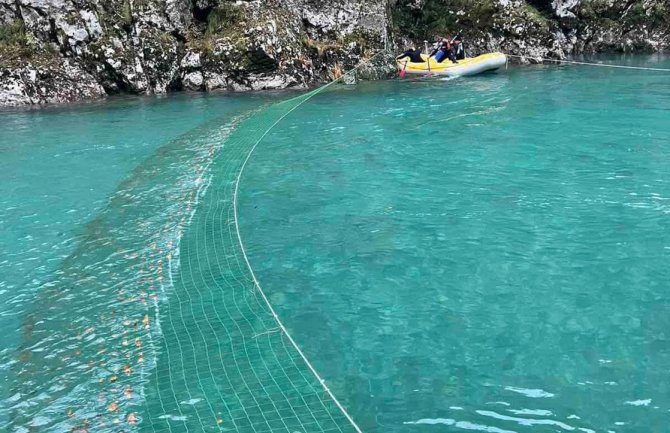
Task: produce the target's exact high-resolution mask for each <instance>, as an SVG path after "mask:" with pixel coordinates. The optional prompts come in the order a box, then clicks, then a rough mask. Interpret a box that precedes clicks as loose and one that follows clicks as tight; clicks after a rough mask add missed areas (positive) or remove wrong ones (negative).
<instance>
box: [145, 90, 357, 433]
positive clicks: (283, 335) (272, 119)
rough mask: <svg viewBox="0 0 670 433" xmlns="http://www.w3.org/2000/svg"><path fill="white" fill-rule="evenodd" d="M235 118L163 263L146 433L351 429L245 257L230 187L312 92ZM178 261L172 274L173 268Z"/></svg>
mask: <svg viewBox="0 0 670 433" xmlns="http://www.w3.org/2000/svg"><path fill="white" fill-rule="evenodd" d="M320 91H322V89H317V90H315V91H312V92H309V93H307V94H304V95H301V96H299V97H296V98H293V99H290V100H288V101H284V102H281V103H278V104H275V105H273V106H270V107H268V108H266V109H264V110H262V111H260V112H258V113H256V114H255V115H253V116H252V117H250V118H249V119H247V120H246V121H244V122H243V123H242V124H240V125H239V126H238V127H237V129H236V130H235V131H234V132H233V133H232V134H231V135H230V136H229V137H228V138H227V139H226V140H225V142H224V144H223V147H222V149H221V150H220V152H219V154H218V155H217V157H216V159H215V161H214V164H213V168H212V170H213V176H212V179H213V181H212V183H211V185H209V186H208V188H207V190H206V193H205V194H204V195H202V196H201V197H198V202H197V204H196V203H194V206H197V211H196V212H195V213H194V216H193V220H192V221H191V222H190V224H189V228H188V229H187V230H186V232H185V235H184V237H183V238H182V240H181V245H180V247H179V257H172V258H170V259H169V260H168V262H167V264H166V266H167V269H168V270H171V272H168V274H172V275H173V276H174V280H173V281H172V284H169V285H168V286H172V287H171V289H170V293H168V294H167V299H168V300H169V301H168V302H167V305H163V306H162V307H161V312H160V315H159V318H160V324H161V329H162V332H163V338H162V339H161V340H160V342H159V347H158V352H159V353H160V355H159V357H160V358H159V361H158V362H157V368H156V369H155V370H154V371H153V373H152V377H151V379H150V381H149V383H148V385H147V386H146V387H145V389H146V393H147V395H146V400H147V402H152V404H155V405H157V406H158V407H155V408H151V407H150V408H148V411H146V416H148V417H151V415H152V414H156V413H162V414H165V415H163V416H162V417H159V418H152V419H151V420H150V422H151V424H152V426H153V431H156V432H158V431H175V432H177V431H179V432H181V431H192V432H203V431H204V432H209V431H240V432H259V433H260V432H289V433H295V432H336V431H337V432H347V431H354V432H355V431H357V429H358V428H357V427H356V426H355V424H354V423H353V421H352V420H351V419H350V418H349V417H348V415H347V414H346V412H345V411H344V410H343V408H342V407H340V406H339V403H338V402H337V401H336V400H335V399H334V396H332V394H330V392H329V390H328V388H327V386H326V384H325V382H323V381H322V380H321V378H319V377H318V375H317V374H316V371H315V370H313V368H312V367H311V365H310V364H309V363H308V361H307V360H306V358H304V356H303V355H302V353H301V352H300V350H299V349H298V347H297V345H295V343H294V341H293V340H292V339H291V337H290V335H289V334H288V333H287V332H286V331H285V329H284V328H283V326H282V324H281V322H280V321H279V320H278V318H277V317H276V315H275V313H274V311H273V310H272V307H271V306H270V304H269V302H268V301H267V298H266V297H265V294H264V293H263V292H262V289H261V288H260V286H259V285H258V283H257V282H256V281H255V277H254V276H253V271H252V270H251V268H250V266H249V265H248V261H247V259H246V255H245V252H244V250H243V244H242V243H241V240H240V238H239V237H238V236H239V232H238V228H237V215H236V209H235V205H236V194H237V190H238V186H239V180H240V177H241V172H242V170H243V167H244V166H245V163H246V161H247V160H248V158H249V156H250V154H251V152H252V151H253V149H254V148H255V146H256V145H257V144H258V143H259V142H260V140H262V138H263V137H264V136H265V135H266V134H267V132H268V131H269V130H270V129H271V128H272V127H273V126H274V125H276V124H277V122H278V121H280V120H281V119H282V118H283V117H285V116H286V115H287V114H288V113H290V112H291V111H292V110H293V109H295V108H297V107H298V106H299V105H300V104H302V103H303V102H304V101H306V100H308V99H309V98H311V97H312V96H313V95H314V94H316V93H318V92H320ZM177 265H178V266H179V269H178V270H177V271H176V272H175V267H176V266H177Z"/></svg>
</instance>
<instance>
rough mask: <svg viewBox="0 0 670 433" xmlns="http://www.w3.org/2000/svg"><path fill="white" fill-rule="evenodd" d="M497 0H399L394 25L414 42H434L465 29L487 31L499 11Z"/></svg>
mask: <svg viewBox="0 0 670 433" xmlns="http://www.w3.org/2000/svg"><path fill="white" fill-rule="evenodd" d="M497 10H498V9H497V6H496V3H495V2H494V1H493V0H480V1H476V2H473V1H471V0H447V1H444V0H426V1H425V2H423V3H422V4H421V3H419V4H417V2H416V0H399V1H398V2H397V4H396V6H395V7H394V9H393V26H394V28H395V29H396V31H397V32H398V33H400V34H403V35H406V36H407V37H409V38H410V39H413V40H424V39H425V40H432V39H434V38H435V37H436V36H438V35H439V36H442V35H450V34H452V33H455V32H457V31H459V30H461V29H468V30H469V31H478V30H483V29H485V28H487V27H489V26H490V24H491V23H492V22H493V19H494V14H495V13H496V12H497Z"/></svg>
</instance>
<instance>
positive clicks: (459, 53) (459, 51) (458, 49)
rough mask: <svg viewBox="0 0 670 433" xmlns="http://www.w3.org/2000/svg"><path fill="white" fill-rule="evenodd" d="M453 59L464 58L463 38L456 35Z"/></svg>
mask: <svg viewBox="0 0 670 433" xmlns="http://www.w3.org/2000/svg"><path fill="white" fill-rule="evenodd" d="M454 57H456V60H463V59H464V58H465V47H463V36H461V34H460V33H459V34H457V35H456V37H455V38H454Z"/></svg>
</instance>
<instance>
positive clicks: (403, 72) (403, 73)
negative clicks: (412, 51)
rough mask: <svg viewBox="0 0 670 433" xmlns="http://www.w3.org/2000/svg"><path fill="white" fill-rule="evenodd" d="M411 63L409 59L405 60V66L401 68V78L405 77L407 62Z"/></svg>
mask: <svg viewBox="0 0 670 433" xmlns="http://www.w3.org/2000/svg"><path fill="white" fill-rule="evenodd" d="M408 63H409V60H405V66H403V68H402V69H401V70H400V74H399V75H400V78H405V69H407V64H408Z"/></svg>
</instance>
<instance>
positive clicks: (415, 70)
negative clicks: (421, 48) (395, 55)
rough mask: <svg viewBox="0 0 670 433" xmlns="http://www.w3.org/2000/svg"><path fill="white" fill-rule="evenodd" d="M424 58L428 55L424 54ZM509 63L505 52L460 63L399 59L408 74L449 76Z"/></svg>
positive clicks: (490, 68)
mask: <svg viewBox="0 0 670 433" xmlns="http://www.w3.org/2000/svg"><path fill="white" fill-rule="evenodd" d="M421 57H423V59H424V60H425V59H427V58H428V56H427V55H425V54H422V55H421ZM505 63H507V56H505V55H504V54H503V53H487V54H482V55H481V56H477V57H469V58H467V59H463V60H459V61H458V63H452V62H451V60H449V59H445V60H444V61H443V62H442V63H437V62H436V61H435V59H434V58H432V57H431V58H430V63H413V62H410V61H409V58H407V57H406V58H404V59H401V60H398V69H400V70H401V71H402V70H404V71H405V73H406V74H414V75H428V74H429V73H430V74H432V75H441V76H447V77H461V76H464V75H475V74H481V73H482V72H486V71H494V70H496V69H498V68H500V67H501V66H504V65H505Z"/></svg>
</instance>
